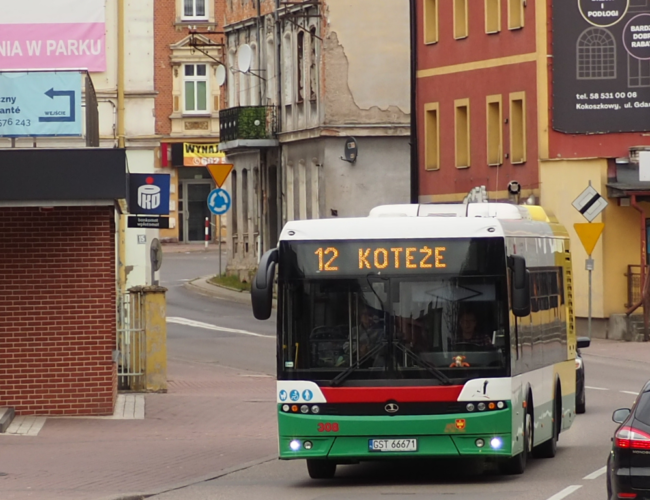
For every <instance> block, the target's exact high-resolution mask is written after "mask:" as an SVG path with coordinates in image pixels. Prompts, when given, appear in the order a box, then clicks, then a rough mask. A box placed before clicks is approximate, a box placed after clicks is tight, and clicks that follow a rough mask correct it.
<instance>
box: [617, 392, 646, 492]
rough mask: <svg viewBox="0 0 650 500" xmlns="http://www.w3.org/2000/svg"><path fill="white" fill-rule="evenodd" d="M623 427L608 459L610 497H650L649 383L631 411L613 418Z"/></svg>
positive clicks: (619, 430)
mask: <svg viewBox="0 0 650 500" xmlns="http://www.w3.org/2000/svg"><path fill="white" fill-rule="evenodd" d="M612 420H614V422H616V423H617V424H620V425H619V426H618V428H617V429H616V432H614V437H613V438H612V451H611V452H610V454H609V457H608V458H607V498H608V499H618V498H638V499H641V498H648V497H650V381H648V382H646V384H645V385H644V386H643V389H642V390H641V392H640V393H639V395H638V396H637V398H636V400H635V401H634V404H633V405H632V408H631V409H630V408H620V409H618V410H616V411H615V412H614V414H613V415H612Z"/></svg>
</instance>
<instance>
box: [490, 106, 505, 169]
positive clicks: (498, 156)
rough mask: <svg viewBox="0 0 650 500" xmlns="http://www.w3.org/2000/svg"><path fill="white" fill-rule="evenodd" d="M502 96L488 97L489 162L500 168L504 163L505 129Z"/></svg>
mask: <svg viewBox="0 0 650 500" xmlns="http://www.w3.org/2000/svg"><path fill="white" fill-rule="evenodd" d="M502 123H503V120H502V118H501V96H500V95H493V96H488V97H487V124H486V125H487V129H486V130H487V162H488V165H492V166H498V165H501V164H502V163H503V128H502V126H501V124H502Z"/></svg>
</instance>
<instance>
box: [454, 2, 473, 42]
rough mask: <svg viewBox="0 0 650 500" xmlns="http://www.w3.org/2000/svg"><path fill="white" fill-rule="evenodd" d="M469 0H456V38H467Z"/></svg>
mask: <svg viewBox="0 0 650 500" xmlns="http://www.w3.org/2000/svg"><path fill="white" fill-rule="evenodd" d="M467 23H468V20H467V0H454V38H455V39H457V40H458V39H459V38H466V37H467V35H468V31H469V28H468V25H467Z"/></svg>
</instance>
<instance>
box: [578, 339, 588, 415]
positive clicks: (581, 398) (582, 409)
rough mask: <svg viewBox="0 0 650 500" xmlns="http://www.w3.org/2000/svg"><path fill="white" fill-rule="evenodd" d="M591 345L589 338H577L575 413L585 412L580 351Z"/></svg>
mask: <svg viewBox="0 0 650 500" xmlns="http://www.w3.org/2000/svg"><path fill="white" fill-rule="evenodd" d="M590 344H591V339H590V338H589V337H578V349H577V352H576V413H584V412H585V411H587V394H586V392H585V361H584V359H582V353H581V352H580V349H585V348H587V347H589V345H590Z"/></svg>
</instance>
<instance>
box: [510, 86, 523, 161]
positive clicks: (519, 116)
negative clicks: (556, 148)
mask: <svg viewBox="0 0 650 500" xmlns="http://www.w3.org/2000/svg"><path fill="white" fill-rule="evenodd" d="M525 161H526V93H525V92H515V93H513V94H510V162H511V163H512V164H519V163H525Z"/></svg>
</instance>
